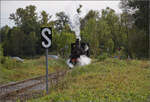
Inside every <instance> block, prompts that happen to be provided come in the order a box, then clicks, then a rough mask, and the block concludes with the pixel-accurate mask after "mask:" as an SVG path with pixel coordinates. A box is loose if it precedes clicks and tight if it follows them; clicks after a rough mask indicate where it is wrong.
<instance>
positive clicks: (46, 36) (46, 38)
mask: <svg viewBox="0 0 150 102" xmlns="http://www.w3.org/2000/svg"><path fill="white" fill-rule="evenodd" d="M46 32H47V33H48V35H51V34H52V32H51V29H49V28H43V29H42V32H41V35H42V38H43V39H44V40H46V41H47V44H46V43H45V41H42V46H43V47H44V48H49V47H50V46H51V43H52V42H51V37H50V36H48V35H46Z"/></svg>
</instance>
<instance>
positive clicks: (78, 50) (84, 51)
mask: <svg viewBox="0 0 150 102" xmlns="http://www.w3.org/2000/svg"><path fill="white" fill-rule="evenodd" d="M81 55H86V56H88V57H89V56H90V53H89V44H88V43H85V42H80V41H79V39H77V40H76V42H75V43H72V44H71V55H70V63H72V64H73V65H75V64H77V59H78V58H79V57H80V56H81Z"/></svg>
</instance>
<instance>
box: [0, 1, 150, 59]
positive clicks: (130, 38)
mask: <svg viewBox="0 0 150 102" xmlns="http://www.w3.org/2000/svg"><path fill="white" fill-rule="evenodd" d="M145 3H146V1H140V2H138V1H135V0H127V1H124V0H122V1H121V6H122V8H123V13H122V14H116V12H115V11H114V10H113V9H111V8H109V7H107V8H106V9H103V10H102V11H101V12H100V11H94V10H90V11H89V12H88V13H87V14H86V15H85V17H83V18H80V23H81V26H80V29H81V31H80V32H81V40H82V41H83V42H87V43H89V45H90V53H91V54H90V55H92V57H96V56H99V55H100V54H101V53H108V54H109V55H114V54H116V53H117V49H119V48H123V49H124V51H122V55H123V56H124V58H127V57H128V56H129V57H130V58H147V57H148V43H149V42H148V34H147V30H146V28H145V27H147V26H148V25H147V24H148V23H144V22H146V20H144V19H143V17H146V18H147V16H146V14H147V8H143V7H144V6H143V5H146V7H147V4H145ZM81 8H82V5H80V6H79V8H77V12H78V14H81V13H82V12H81ZM131 8H132V9H133V10H135V8H138V9H137V10H135V12H133V14H131V13H130V11H133V10H132V9H131ZM129 9H130V11H128V10H129ZM100 14H101V15H100ZM52 16H53V15H49V14H48V13H47V12H46V11H42V12H41V13H40V16H39V17H38V14H37V12H36V6H34V5H29V6H26V7H25V8H18V9H17V10H16V12H15V13H12V14H10V19H11V20H13V21H14V22H15V24H16V26H15V27H13V28H10V27H9V26H4V27H2V28H1V30H0V34H1V39H2V47H3V52H4V55H5V56H20V57H34V56H36V55H41V54H43V53H44V49H42V48H41V35H40V34H39V33H40V27H49V26H50V27H52V33H53V35H52V36H53V37H52V38H53V39H52V47H51V50H50V51H51V52H55V53H56V54H59V55H62V56H63V57H64V56H68V55H69V54H70V44H71V43H72V42H74V41H75V35H73V33H74V32H72V31H71V29H70V28H69V17H68V15H67V14H66V13H65V12H64V11H62V12H58V13H56V20H51V17H52ZM135 18H138V20H137V19H135ZM143 24H144V25H143ZM140 25H142V27H141V26H140ZM139 28H140V29H139ZM139 45H140V47H139Z"/></svg>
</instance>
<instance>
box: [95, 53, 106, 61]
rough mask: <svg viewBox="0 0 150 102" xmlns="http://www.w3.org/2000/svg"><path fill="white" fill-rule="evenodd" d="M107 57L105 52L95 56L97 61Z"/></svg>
mask: <svg viewBox="0 0 150 102" xmlns="http://www.w3.org/2000/svg"><path fill="white" fill-rule="evenodd" d="M107 57H108V54H107V53H103V54H101V55H100V56H98V57H97V59H98V61H104V60H105V59H106V58H107Z"/></svg>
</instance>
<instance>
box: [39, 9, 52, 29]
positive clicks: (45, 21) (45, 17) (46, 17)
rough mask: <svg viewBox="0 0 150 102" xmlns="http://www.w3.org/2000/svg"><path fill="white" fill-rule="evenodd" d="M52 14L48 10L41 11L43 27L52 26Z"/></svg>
mask: <svg viewBox="0 0 150 102" xmlns="http://www.w3.org/2000/svg"><path fill="white" fill-rule="evenodd" d="M51 17H52V16H49V14H48V13H46V11H44V10H43V11H42V12H41V20H40V24H41V26H43V27H46V26H47V27H48V26H50V19H51Z"/></svg>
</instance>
